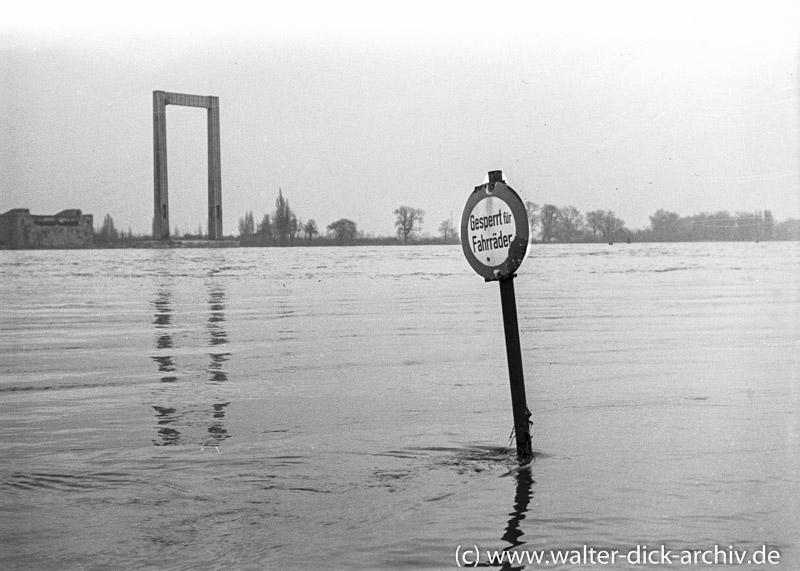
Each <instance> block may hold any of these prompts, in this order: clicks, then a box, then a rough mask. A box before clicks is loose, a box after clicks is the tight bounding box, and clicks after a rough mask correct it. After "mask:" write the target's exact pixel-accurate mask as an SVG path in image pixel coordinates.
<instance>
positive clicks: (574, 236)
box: [554, 206, 583, 242]
mask: <svg viewBox="0 0 800 571" xmlns="http://www.w3.org/2000/svg"><path fill="white" fill-rule="evenodd" d="M555 226H556V227H555V231H554V234H555V236H556V238H558V240H559V241H561V242H576V241H578V239H579V238H580V237H581V231H582V230H583V214H581V213H580V212H579V211H578V209H577V208H575V207H574V206H565V207H563V208H561V209H560V210H559V211H558V216H556V224H555Z"/></svg>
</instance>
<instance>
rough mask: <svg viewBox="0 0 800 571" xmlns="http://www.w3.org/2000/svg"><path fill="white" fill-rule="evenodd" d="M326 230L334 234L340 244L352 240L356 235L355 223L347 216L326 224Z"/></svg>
mask: <svg viewBox="0 0 800 571" xmlns="http://www.w3.org/2000/svg"><path fill="white" fill-rule="evenodd" d="M328 231H329V232H332V233H333V234H335V235H336V239H337V240H338V242H339V244H340V245H342V244H346V243H350V242H353V240H355V238H356V236H357V235H358V229H357V227H356V223H355V222H353V221H352V220H348V219H347V218H342V219H340V220H337V221H336V222H331V223H330V224H328Z"/></svg>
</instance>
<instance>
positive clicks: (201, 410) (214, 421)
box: [151, 283, 231, 446]
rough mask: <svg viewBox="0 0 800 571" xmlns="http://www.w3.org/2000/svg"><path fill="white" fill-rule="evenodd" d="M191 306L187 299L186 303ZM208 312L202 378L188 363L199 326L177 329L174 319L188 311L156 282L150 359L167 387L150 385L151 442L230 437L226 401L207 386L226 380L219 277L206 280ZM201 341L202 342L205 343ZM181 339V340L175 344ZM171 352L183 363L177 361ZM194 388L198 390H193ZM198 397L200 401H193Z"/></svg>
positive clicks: (226, 354)
mask: <svg viewBox="0 0 800 571" xmlns="http://www.w3.org/2000/svg"><path fill="white" fill-rule="evenodd" d="M188 305H189V306H191V304H188ZM206 305H207V308H208V316H207V319H206V323H205V329H206V331H207V333H208V337H207V338H205V337H204V338H202V339H203V340H202V341H201V342H202V343H203V345H204V346H206V347H208V348H210V349H213V350H212V351H209V352H207V353H205V355H206V356H207V357H208V359H209V361H208V363H207V364H206V365H205V367H204V368H203V373H204V375H205V376H207V377H206V380H205V381H202V380H201V378H200V376H199V375H197V374H196V372H197V371H196V367H195V368H193V367H192V363H191V357H192V353H193V351H192V349H194V348H196V345H195V346H194V347H193V343H192V340H193V338H195V337H196V336H195V335H194V333H195V332H196V331H198V330H199V327H197V326H193V325H192V324H191V323H190V325H189V326H188V330H187V328H186V327H184V328H183V329H181V330H180V331H178V329H177V326H176V323H175V321H176V319H178V318H183V317H186V318H189V319H190V318H191V315H192V312H191V311H188V310H187V311H182V312H181V311H176V310H175V308H174V307H173V294H172V289H171V287H170V284H169V283H162V284H161V285H160V286H159V288H158V292H157V294H156V298H155V300H154V301H153V306H154V308H155V316H154V319H153V325H154V326H155V330H156V336H155V347H156V350H157V352H158V354H155V355H152V356H151V359H152V360H153V361H154V362H156V363H157V364H158V372H159V373H161V377H160V380H161V382H162V383H170V384H171V386H172V387H173V388H172V389H166V388H165V387H161V388H160V390H158V391H156V397H157V398H158V400H159V401H160V402H159V403H158V404H151V406H152V407H153V410H155V412H156V428H157V433H158V438H157V439H154V440H153V444H154V445H156V446H168V445H174V444H186V443H190V442H192V441H194V443H197V444H200V445H206V446H208V445H215V444H219V443H220V442H221V441H223V440H225V439H227V438H229V437H230V435H229V434H228V430H227V429H226V428H225V412H226V408H227V407H228V405H229V404H230V401H224V400H223V399H222V398H221V397H220V396H219V395H218V394H216V393H215V392H214V391H213V390H211V387H215V386H219V385H220V384H221V383H224V382H226V381H227V380H228V373H227V372H226V371H225V363H226V362H227V361H228V359H229V358H230V355H231V354H230V352H227V351H220V348H221V347H222V346H224V345H227V343H228V333H227V331H226V330H225V327H224V325H225V289H224V287H223V285H222V284H220V283H211V284H210V285H209V288H208V296H207V302H206ZM206 344H207V345H206ZM181 345H183V346H181ZM177 355H180V356H181V358H182V360H185V361H186V362H185V364H183V363H182V364H181V366H179V365H178V363H177V362H176V360H177ZM198 389H199V390H198ZM198 397H199V399H200V402H197V398H198ZM195 427H202V428H203V429H204V431H205V435H204V436H203V437H201V438H189V437H187V431H188V430H190V429H192V428H195Z"/></svg>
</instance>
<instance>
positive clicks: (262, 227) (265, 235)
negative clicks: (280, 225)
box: [258, 214, 274, 244]
mask: <svg viewBox="0 0 800 571" xmlns="http://www.w3.org/2000/svg"><path fill="white" fill-rule="evenodd" d="M273 235H274V232H273V227H272V220H271V219H270V217H269V214H264V217H263V218H262V219H261V222H260V223H259V225H258V241H259V242H260V243H262V244H268V243H269V242H271V241H272V238H273Z"/></svg>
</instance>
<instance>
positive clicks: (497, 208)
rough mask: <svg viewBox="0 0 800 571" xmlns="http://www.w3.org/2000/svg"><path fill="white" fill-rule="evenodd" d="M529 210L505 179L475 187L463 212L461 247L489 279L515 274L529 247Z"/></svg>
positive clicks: (477, 268)
mask: <svg viewBox="0 0 800 571" xmlns="http://www.w3.org/2000/svg"><path fill="white" fill-rule="evenodd" d="M528 236H529V229H528V212H527V210H526V209H525V204H524V203H523V202H522V199H521V198H520V197H519V195H518V194H517V193H516V192H514V189H512V188H511V187H510V186H508V185H507V184H505V182H502V181H500V182H489V183H487V184H483V185H481V186H479V187H476V188H475V190H474V191H473V192H472V194H470V195H469V198H468V199H467V204H466V205H465V206H464V213H463V214H462V215H461V247H462V249H463V250H464V256H466V258H467V261H468V262H469V265H470V266H472V269H474V270H475V271H476V272H478V274H480V275H481V276H483V277H484V278H485V279H486V281H492V280H502V279H505V278H508V277H512V276H513V275H514V272H515V271H517V268H519V266H520V264H522V260H523V259H524V258H525V254H526V253H527V251H528Z"/></svg>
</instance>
